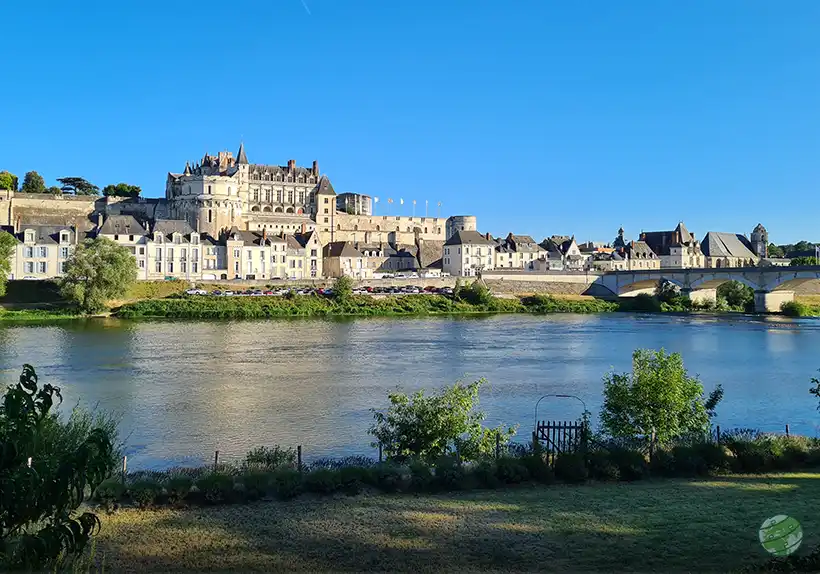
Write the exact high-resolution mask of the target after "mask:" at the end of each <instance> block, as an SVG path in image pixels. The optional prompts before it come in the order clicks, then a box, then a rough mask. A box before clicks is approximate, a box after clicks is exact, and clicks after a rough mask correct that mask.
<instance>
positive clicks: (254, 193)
mask: <svg viewBox="0 0 820 574" xmlns="http://www.w3.org/2000/svg"><path fill="white" fill-rule="evenodd" d="M253 200H254V201H259V190H258V189H254V190H253Z"/></svg>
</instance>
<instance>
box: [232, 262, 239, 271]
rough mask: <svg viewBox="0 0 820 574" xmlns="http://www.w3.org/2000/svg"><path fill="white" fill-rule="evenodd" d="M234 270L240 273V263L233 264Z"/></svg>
mask: <svg viewBox="0 0 820 574" xmlns="http://www.w3.org/2000/svg"><path fill="white" fill-rule="evenodd" d="M233 270H234V272H235V273H239V261H234V262H233Z"/></svg>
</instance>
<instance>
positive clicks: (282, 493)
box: [271, 468, 302, 500]
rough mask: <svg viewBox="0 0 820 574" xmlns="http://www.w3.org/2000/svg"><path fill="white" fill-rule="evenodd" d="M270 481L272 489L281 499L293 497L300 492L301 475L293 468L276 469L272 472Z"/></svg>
mask: <svg viewBox="0 0 820 574" xmlns="http://www.w3.org/2000/svg"><path fill="white" fill-rule="evenodd" d="M271 482H272V485H273V491H274V492H275V493H276V496H277V497H278V498H279V499H281V500H289V499H291V498H295V497H296V496H298V495H299V494H300V493H301V492H302V475H301V474H300V473H299V471H296V470H293V469H289V468H285V469H280V470H277V471H276V472H274V473H273V476H272V477H271Z"/></svg>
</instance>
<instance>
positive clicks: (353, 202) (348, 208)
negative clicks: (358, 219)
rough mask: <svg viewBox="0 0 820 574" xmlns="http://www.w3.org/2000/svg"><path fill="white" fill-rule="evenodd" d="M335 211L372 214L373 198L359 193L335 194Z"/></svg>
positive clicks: (351, 213)
mask: <svg viewBox="0 0 820 574" xmlns="http://www.w3.org/2000/svg"><path fill="white" fill-rule="evenodd" d="M336 211H341V212H342V213H346V214H348V215H373V199H372V198H371V197H370V196H369V195H363V194H361V193H340V194H338V195H337V196H336Z"/></svg>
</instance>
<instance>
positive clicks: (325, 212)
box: [325, 198, 327, 213]
mask: <svg viewBox="0 0 820 574" xmlns="http://www.w3.org/2000/svg"><path fill="white" fill-rule="evenodd" d="M325 203H327V198H325ZM325 213H327V212H325Z"/></svg>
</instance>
